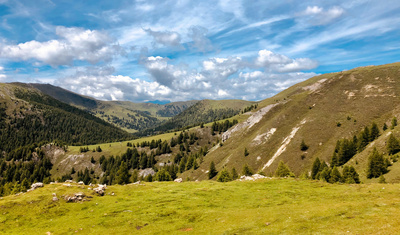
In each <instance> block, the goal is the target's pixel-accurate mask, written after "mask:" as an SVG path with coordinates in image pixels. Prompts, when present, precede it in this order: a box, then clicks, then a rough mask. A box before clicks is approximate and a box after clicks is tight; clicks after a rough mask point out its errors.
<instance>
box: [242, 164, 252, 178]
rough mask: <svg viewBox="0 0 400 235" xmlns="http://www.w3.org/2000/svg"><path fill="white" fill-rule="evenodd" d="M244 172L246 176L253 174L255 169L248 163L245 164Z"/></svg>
mask: <svg viewBox="0 0 400 235" xmlns="http://www.w3.org/2000/svg"><path fill="white" fill-rule="evenodd" d="M242 174H243V175H245V176H252V175H253V170H252V169H251V168H250V167H249V166H248V165H247V164H245V165H244V166H243V170H242Z"/></svg>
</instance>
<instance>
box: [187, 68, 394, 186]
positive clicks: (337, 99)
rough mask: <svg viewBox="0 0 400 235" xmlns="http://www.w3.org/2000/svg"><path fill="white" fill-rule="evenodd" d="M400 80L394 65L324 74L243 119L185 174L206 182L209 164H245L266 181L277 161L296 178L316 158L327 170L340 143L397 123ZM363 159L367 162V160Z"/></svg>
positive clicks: (221, 167) (279, 96)
mask: <svg viewBox="0 0 400 235" xmlns="http://www.w3.org/2000/svg"><path fill="white" fill-rule="evenodd" d="M399 79H400V63H394V64H388V65H382V66H370V67H361V68H356V69H352V70H349V71H343V72H339V73H331V74H323V75H320V76H316V77H313V78H311V79H309V80H307V81H304V82H302V83H299V84H296V85H294V86H292V87H290V88H289V89H287V90H285V91H283V92H281V93H279V94H278V95H276V96H274V97H271V98H269V99H266V100H263V101H261V102H260V103H259V105H258V109H257V110H255V111H252V112H249V113H246V114H242V115H247V117H248V118H247V120H245V121H244V122H242V123H239V124H238V125H236V126H234V127H233V128H232V129H230V130H229V131H227V132H226V133H224V134H223V136H222V140H223V141H224V142H223V145H222V146H220V147H217V148H215V149H214V150H213V151H210V153H209V154H207V156H206V157H205V158H204V162H203V163H202V164H201V165H200V167H199V169H197V170H195V171H193V172H191V173H187V174H188V175H191V176H192V177H194V178H196V179H207V172H208V169H209V166H210V163H211V161H214V162H215V164H216V166H217V169H218V170H221V169H223V168H227V169H231V168H233V167H235V168H236V169H241V168H242V167H243V165H244V164H248V165H249V166H250V167H251V168H252V169H253V170H254V171H255V172H258V171H262V172H264V173H265V174H267V175H270V174H272V173H273V172H274V171H275V170H276V168H277V166H278V163H279V162H280V161H283V162H285V163H286V164H287V165H288V166H289V167H290V168H291V169H292V171H293V172H294V173H295V174H296V175H300V174H301V173H304V172H308V171H310V169H311V165H312V163H313V161H314V160H315V159H316V158H317V157H319V158H320V159H322V160H324V161H326V162H327V163H328V164H329V163H330V160H331V157H332V155H333V151H334V149H335V146H336V143H337V141H338V140H340V139H343V138H352V137H353V136H354V135H358V134H359V133H360V132H361V131H362V130H363V128H364V127H365V126H370V125H371V123H372V122H375V123H377V125H378V126H379V129H380V133H381V134H382V133H383V130H382V126H383V125H384V123H386V124H387V125H388V126H389V125H390V121H391V120H392V118H393V117H396V116H397V117H399V114H400V99H399V96H400V87H399V86H400V83H399ZM385 136H387V135H385ZM380 138H384V135H382V136H381V137H380ZM385 140H386V139H382V140H380V141H385ZM302 141H304V143H305V144H306V145H308V149H307V150H305V151H302V150H301V148H300V144H301V142H302ZM377 141H378V140H377ZM373 144H374V142H373V143H371V145H373ZM245 149H246V150H247V151H248V155H247V156H245V154H244V151H245ZM368 149H369V148H367V149H366V150H368ZM369 151H371V150H369ZM360 154H361V153H360ZM363 156H364V162H366V161H367V160H366V158H367V157H368V155H367V154H363ZM364 170H365V168H363V169H361V168H360V167H359V171H363V172H364ZM184 177H185V176H184Z"/></svg>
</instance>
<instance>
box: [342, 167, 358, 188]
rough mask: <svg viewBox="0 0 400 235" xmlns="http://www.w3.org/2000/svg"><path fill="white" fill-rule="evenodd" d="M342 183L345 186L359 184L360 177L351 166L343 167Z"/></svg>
mask: <svg viewBox="0 0 400 235" xmlns="http://www.w3.org/2000/svg"><path fill="white" fill-rule="evenodd" d="M343 182H344V183H346V184H359V183H360V177H359V175H358V173H357V172H356V169H354V167H353V166H344V167H343Z"/></svg>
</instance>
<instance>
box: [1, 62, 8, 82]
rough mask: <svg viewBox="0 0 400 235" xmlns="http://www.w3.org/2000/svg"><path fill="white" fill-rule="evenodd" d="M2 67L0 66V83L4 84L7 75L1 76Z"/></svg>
mask: <svg viewBox="0 0 400 235" xmlns="http://www.w3.org/2000/svg"><path fill="white" fill-rule="evenodd" d="M3 72H4V67H2V66H0V82H5V81H6V80H7V75H5V74H3Z"/></svg>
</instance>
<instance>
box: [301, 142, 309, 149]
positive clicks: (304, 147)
mask: <svg viewBox="0 0 400 235" xmlns="http://www.w3.org/2000/svg"><path fill="white" fill-rule="evenodd" d="M307 149H308V145H306V143H305V142H304V140H302V141H301V143H300V150H301V151H307Z"/></svg>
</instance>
